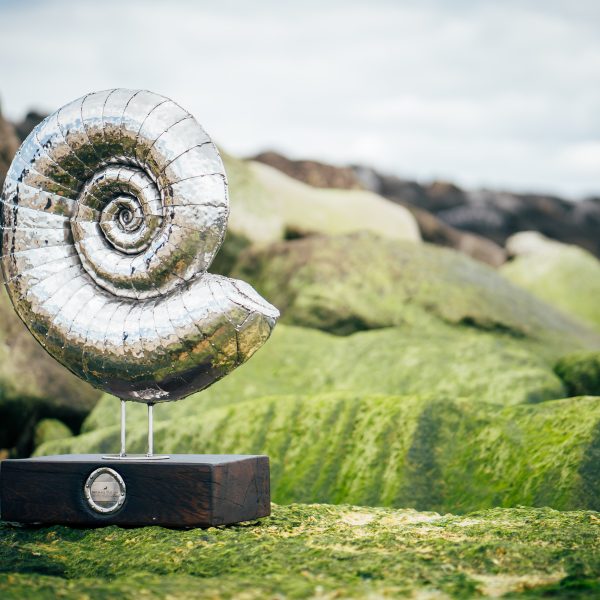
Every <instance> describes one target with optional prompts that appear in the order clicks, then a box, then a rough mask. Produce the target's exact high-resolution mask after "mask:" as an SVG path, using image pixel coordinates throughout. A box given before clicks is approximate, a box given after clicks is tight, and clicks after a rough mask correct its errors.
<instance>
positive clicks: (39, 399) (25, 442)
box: [0, 286, 100, 455]
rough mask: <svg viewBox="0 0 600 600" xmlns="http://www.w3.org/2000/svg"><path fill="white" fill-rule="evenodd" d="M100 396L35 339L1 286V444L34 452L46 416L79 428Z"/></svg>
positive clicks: (19, 453)
mask: <svg viewBox="0 0 600 600" xmlns="http://www.w3.org/2000/svg"><path fill="white" fill-rule="evenodd" d="M99 397H100V393H99V392H97V391H96V390H94V389H93V388H92V387H90V386H89V385H88V384H86V383H84V382H83V381H81V380H80V379H78V378H77V377H75V375H72V374H71V373H70V372H69V371H67V369H65V368H64V367H63V366H61V365H60V364H59V363H58V362H56V361H55V360H54V359H53V358H51V357H50V355H48V354H47V353H46V352H45V351H44V349H43V348H42V347H41V346H40V345H39V344H38V343H37V342H36V341H35V339H34V338H33V336H32V335H31V334H30V333H29V331H28V330H27V328H26V327H25V325H23V323H22V322H21V321H20V320H19V318H18V317H17V315H16V313H15V311H14V309H13V307H12V304H11V302H10V299H9V298H8V295H7V293H6V291H5V289H4V286H0V448H12V449H13V452H14V453H16V454H17V455H25V454H27V453H29V452H30V451H31V447H32V444H33V431H34V428H35V425H36V423H37V422H38V421H39V420H40V419H43V418H46V417H50V418H57V419H60V420H61V421H64V422H65V423H67V424H68V425H69V426H70V427H71V428H72V429H77V428H79V426H80V425H81V422H82V421H83V419H84V418H85V416H86V415H87V414H88V413H89V411H90V410H91V409H92V407H93V406H94V404H95V403H96V400H97V399H98V398H99Z"/></svg>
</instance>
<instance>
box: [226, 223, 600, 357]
mask: <svg viewBox="0 0 600 600" xmlns="http://www.w3.org/2000/svg"><path fill="white" fill-rule="evenodd" d="M233 275H234V276H235V277H238V278H241V279H245V280H248V281H250V282H251V283H252V285H253V286H254V287H255V288H256V289H257V290H258V291H259V292H260V293H261V294H262V295H263V296H264V297H265V298H269V300H270V301H271V302H273V303H274V304H275V305H276V306H277V307H278V308H279V309H280V310H281V311H282V314H283V322H284V323H289V324H292V325H299V326H304V327H312V328H316V329H321V330H325V331H329V332H332V333H335V334H338V335H347V334H349V333H353V332H355V331H361V330H364V329H376V328H380V327H390V326H400V327H412V328H415V329H420V330H422V333H423V335H424V337H425V336H426V335H427V333H428V332H429V331H430V330H432V329H434V328H435V327H436V326H437V325H438V324H440V323H442V324H451V325H455V326H458V327H460V328H461V329H463V330H464V329H469V328H471V329H479V330H482V331H489V332H490V333H495V334H499V335H503V334H504V335H511V336H513V337H515V338H518V339H524V340H536V341H538V342H543V344H542V345H541V346H540V351H541V352H545V353H552V352H554V357H555V358H557V357H558V355H557V354H556V352H557V351H558V352H559V353H560V352H562V353H563V354H564V353H566V352H568V351H569V350H568V349H567V348H570V349H572V350H578V349H582V348H589V349H595V348H598V347H599V344H600V336H599V335H598V333H597V332H595V331H593V330H591V329H589V328H586V327H585V326H583V325H582V324H581V323H579V322H578V321H577V320H573V319H571V318H569V317H568V316H567V315H565V314H564V313H562V312H560V311H558V310H556V309H555V308H553V307H551V306H550V305H548V304H545V303H544V302H542V301H540V300H539V299H537V298H536V297H535V296H533V295H531V294H529V293H528V292H526V291H524V290H522V289H521V288H519V287H518V286H516V285H514V284H512V283H510V282H509V281H508V280H506V279H505V278H504V277H502V276H501V275H499V274H498V272H496V271H494V270H493V269H491V268H490V267H487V266H485V265H483V264H481V263H479V262H477V261H474V260H472V259H470V258H469V257H467V256H464V255H462V254H460V253H458V252H455V251H452V250H448V249H443V248H437V247H434V246H430V245H428V244H421V245H415V244H411V243H408V242H402V241H397V240H385V239H382V238H379V237H377V236H375V235H373V234H369V233H358V234H353V235H345V236H335V237H326V236H313V237H310V238H305V239H300V240H293V241H287V242H279V243H275V244H272V245H270V246H267V247H264V248H256V249H249V250H247V251H246V252H244V253H243V254H242V255H241V257H240V260H239V263H238V265H237V267H236V269H234V273H233Z"/></svg>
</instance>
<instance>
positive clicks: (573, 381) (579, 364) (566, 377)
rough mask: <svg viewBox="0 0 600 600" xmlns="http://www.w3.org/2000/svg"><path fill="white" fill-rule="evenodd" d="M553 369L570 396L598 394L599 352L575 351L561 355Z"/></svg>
mask: <svg viewBox="0 0 600 600" xmlns="http://www.w3.org/2000/svg"><path fill="white" fill-rule="evenodd" d="M554 371H555V372H556V374H557V375H558V376H559V377H560V378H561V379H562V381H563V382H564V384H565V386H566V388H567V390H568V392H569V394H570V395H572V396H580V395H585V394H587V395H592V396H600V352H575V353H574V354H569V355H567V356H563V357H562V358H561V359H560V360H559V361H558V362H557V363H556V365H555V367H554Z"/></svg>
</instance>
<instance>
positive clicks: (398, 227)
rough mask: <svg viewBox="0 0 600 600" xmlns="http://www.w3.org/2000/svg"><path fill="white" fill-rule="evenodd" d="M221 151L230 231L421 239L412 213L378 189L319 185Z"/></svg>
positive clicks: (261, 237)
mask: <svg viewBox="0 0 600 600" xmlns="http://www.w3.org/2000/svg"><path fill="white" fill-rule="evenodd" d="M222 156H223V161H224V163H225V169H226V171H227V178H228V181H229V193H230V198H231V214H230V217H229V230H230V231H231V232H232V233H233V234H235V235H243V236H245V237H246V238H247V239H249V240H251V241H252V242H254V243H266V242H273V241H275V240H281V239H283V238H285V237H287V236H289V235H307V234H314V233H332V234H336V233H349V232H353V231H359V230H367V231H372V232H375V233H378V234H379V235H382V236H383V237H387V238H390V239H401V240H410V241H413V242H418V241H419V240H420V239H421V238H420V234H419V228H418V226H417V222H416V221H415V219H414V217H413V216H412V215H411V214H410V212H409V211H408V210H407V209H405V208H404V207H402V206H399V205H397V204H394V203H392V202H389V201H388V200H386V199H385V198H382V197H381V196H378V195H377V194H374V193H372V192H368V191H365V190H337V189H320V188H315V187H312V186H310V185H306V184H305V183H302V182H300V181H297V180H295V179H292V178H291V177H288V176H287V175H285V174H284V173H282V172H280V171H278V170H276V169H273V168H272V167H269V166H267V165H264V164H262V163H258V162H252V161H242V160H238V159H235V158H233V157H231V156H229V155H227V154H226V153H222Z"/></svg>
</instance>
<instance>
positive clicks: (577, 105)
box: [0, 0, 600, 195]
mask: <svg viewBox="0 0 600 600" xmlns="http://www.w3.org/2000/svg"><path fill="white" fill-rule="evenodd" d="M542 8H543V10H542ZM599 21H600V5H598V4H597V3H594V2H586V1H581V0H580V1H579V2H576V3H565V2H559V1H554V0H548V1H547V2H545V3H544V4H543V5H540V4H539V3H536V2H533V1H531V2H529V1H526V0H525V1H520V2H517V1H516V0H505V1H504V2H495V3H492V2H485V1H483V2H481V1H467V0H457V1H454V2H442V1H427V0H425V1H423V2H419V3H416V2H415V3H391V2H383V1H381V2H375V1H372V2H369V3H366V2H364V3H357V2H351V1H346V2H323V1H321V2H316V1H315V0H312V1H308V2H304V3H301V4H297V5H296V4H295V5H291V4H283V3H276V2H274V1H271V2H254V3H243V2H222V3H212V4H208V3H204V2H191V1H190V2H186V1H183V0H178V1H172V2H169V3H158V2H142V1H141V0H133V1H129V2H123V1H122V0H104V1H103V2H102V3H96V2H94V3H91V2H90V3H86V2H74V1H71V0H58V1H55V2H53V3H45V2H30V3H22V2H16V1H15V2H6V1H5V2H3V3H1V4H0V96H1V98H2V101H3V102H2V105H3V109H4V111H5V113H6V114H7V115H8V116H10V117H12V118H19V117H20V116H21V115H22V114H23V113H24V112H25V111H26V110H27V109H28V108H30V107H32V106H37V107H38V108H40V109H43V110H47V111H49V110H54V109H56V108H57V107H58V106H60V105H62V104H64V103H66V102H68V101H69V100H71V99H73V98H75V97H77V96H80V95H82V94H84V93H86V92H88V91H91V90H96V89H104V88H109V87H114V86H123V87H145V88H148V89H152V90H155V91H157V92H159V93H163V94H165V95H168V96H170V97H172V98H174V99H176V100H177V101H178V102H180V103H181V104H182V105H183V106H185V107H186V108H187V109H189V110H190V111H191V112H193V113H194V114H195V115H196V116H197V118H198V120H199V121H200V122H201V123H203V124H204V125H205V126H206V128H207V129H208V131H209V132H210V133H211V134H212V135H213V136H214V137H215V138H216V139H217V141H218V142H219V143H221V144H222V145H223V146H224V147H225V148H227V149H229V150H230V151H232V152H236V153H241V154H246V153H253V152H256V151H259V150H261V149H265V148H268V147H275V148H278V149H281V150H283V151H285V152H288V153H290V154H291V155H294V156H304V157H316V158H321V159H324V160H329V161H332V162H335V163H342V162H346V161H352V162H364V161H366V162H369V163H372V164H374V165H375V166H381V167H383V168H385V169H388V170H390V171H394V172H398V173H401V174H404V175H405V176H408V177H410V176H418V177H421V178H430V177H434V176H444V177H446V178H449V179H456V180H458V181H459V182H462V183H464V184H467V185H488V186H491V185H495V186H502V187H509V188H517V189H543V190H555V191H557V192H563V193H568V194H575V195H577V194H584V193H589V192H596V193H598V192H599V191H600V170H599V169H597V168H596V166H595V165H596V162H594V161H595V159H590V158H589V157H590V156H592V155H593V153H590V151H589V148H588V150H585V148H586V147H587V146H586V144H592V145H594V144H596V143H598V142H599V141H600V120H599V119H598V117H597V115H598V106H600V36H598V35H597V32H598V25H599ZM581 145H583V146H581ZM579 146H581V148H583V150H582V149H581V148H579ZM577 148H579V150H578V149H577ZM582 165H587V166H584V167H582Z"/></svg>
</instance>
